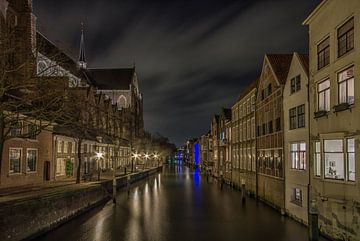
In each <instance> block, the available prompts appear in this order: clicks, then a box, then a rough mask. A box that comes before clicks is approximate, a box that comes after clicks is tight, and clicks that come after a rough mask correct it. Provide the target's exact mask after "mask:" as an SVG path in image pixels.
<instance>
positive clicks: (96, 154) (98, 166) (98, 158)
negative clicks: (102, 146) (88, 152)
mask: <svg viewBox="0 0 360 241" xmlns="http://www.w3.org/2000/svg"><path fill="white" fill-rule="evenodd" d="M103 156H104V154H103V153H102V152H95V157H96V159H97V169H98V181H100V159H101V158H103Z"/></svg>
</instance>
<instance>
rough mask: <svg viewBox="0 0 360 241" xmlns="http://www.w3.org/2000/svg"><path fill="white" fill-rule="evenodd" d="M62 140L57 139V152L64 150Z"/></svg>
mask: <svg viewBox="0 0 360 241" xmlns="http://www.w3.org/2000/svg"><path fill="white" fill-rule="evenodd" d="M62 144H63V142H62V141H57V152H58V153H61V152H62Z"/></svg>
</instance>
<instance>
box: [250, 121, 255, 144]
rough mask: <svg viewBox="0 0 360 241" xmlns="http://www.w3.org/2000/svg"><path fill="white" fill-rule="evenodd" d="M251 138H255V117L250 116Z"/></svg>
mask: <svg viewBox="0 0 360 241" xmlns="http://www.w3.org/2000/svg"><path fill="white" fill-rule="evenodd" d="M251 138H252V139H255V118H254V117H253V118H251Z"/></svg>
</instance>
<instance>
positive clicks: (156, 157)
mask: <svg viewBox="0 0 360 241" xmlns="http://www.w3.org/2000/svg"><path fill="white" fill-rule="evenodd" d="M158 158H159V155H158V154H156V153H155V154H154V159H155V161H156V162H157V166H158V167H159V162H158Z"/></svg>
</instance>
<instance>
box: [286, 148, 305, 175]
mask: <svg viewBox="0 0 360 241" xmlns="http://www.w3.org/2000/svg"><path fill="white" fill-rule="evenodd" d="M290 152H291V153H290V156H291V169H296V170H305V169H306V143H305V142H298V143H292V144H291V148H290Z"/></svg>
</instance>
